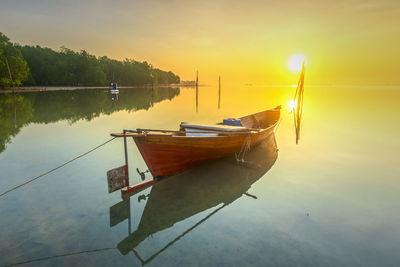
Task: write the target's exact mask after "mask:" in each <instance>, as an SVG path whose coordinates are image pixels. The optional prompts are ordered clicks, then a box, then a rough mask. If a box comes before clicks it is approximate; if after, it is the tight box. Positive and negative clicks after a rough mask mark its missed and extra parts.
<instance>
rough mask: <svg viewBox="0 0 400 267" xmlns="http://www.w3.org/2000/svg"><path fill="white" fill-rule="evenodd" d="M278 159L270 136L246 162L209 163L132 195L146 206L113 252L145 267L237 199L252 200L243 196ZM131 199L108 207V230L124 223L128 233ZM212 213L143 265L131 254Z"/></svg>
mask: <svg viewBox="0 0 400 267" xmlns="http://www.w3.org/2000/svg"><path fill="white" fill-rule="evenodd" d="M277 157H278V149H277V145H276V140H275V136H274V134H273V133H272V134H271V135H270V136H269V137H268V138H267V139H266V140H265V141H263V142H262V143H260V144H259V145H257V146H255V147H254V148H253V149H251V150H250V151H249V152H247V153H246V156H245V159H246V161H245V162H243V163H238V162H236V161H235V158H234V157H229V158H224V159H220V160H217V161H213V162H209V163H206V164H203V165H201V166H198V167H196V168H193V169H190V170H188V171H185V172H183V173H181V174H177V175H174V176H171V177H169V178H165V179H162V180H161V181H159V182H157V183H156V184H154V185H153V186H152V188H151V191H150V193H149V194H148V195H144V194H141V195H140V194H135V195H138V201H141V200H142V199H144V200H147V202H146V205H145V208H144V210H143V213H142V216H141V218H140V222H139V224H138V227H137V229H136V230H135V231H134V232H132V233H131V230H130V229H129V235H128V236H127V237H126V238H124V239H123V240H122V241H121V242H119V244H118V245H117V248H118V250H119V251H120V252H121V254H123V255H126V254H127V253H129V252H130V251H133V252H134V254H135V255H136V256H137V258H138V259H139V260H140V261H141V262H142V264H143V265H144V264H147V263H148V262H150V261H151V260H152V259H154V258H155V257H156V256H157V255H158V254H160V253H161V252H162V251H164V250H165V249H167V248H168V247H169V246H171V245H172V244H173V243H175V242H176V241H177V240H179V239H180V238H181V237H183V236H184V235H186V234H187V233H189V232H190V231H191V230H193V229H194V228H196V227H197V226H198V225H200V224H201V223H203V222H204V221H206V220H207V219H208V218H210V217H211V216H212V215H214V214H215V213H217V212H218V211H219V210H221V209H222V208H224V207H226V206H227V205H229V204H231V203H232V202H234V201H236V200H237V199H239V198H241V197H242V196H249V197H252V198H255V199H257V197H256V196H253V195H251V194H249V193H248V192H247V191H248V190H249V189H250V187H251V186H252V184H253V183H255V182H256V181H257V180H259V179H260V178H261V177H263V176H264V175H265V174H266V173H267V172H268V170H269V169H271V167H272V166H273V165H274V163H275V161H276V159H277ZM132 196H133V195H131V196H128V197H124V200H123V201H121V202H119V203H117V204H116V205H114V206H112V207H110V227H112V226H114V225H116V224H118V223H119V222H121V221H123V220H125V219H127V218H128V219H129V228H130V216H131V215H130V198H131V197H132ZM221 204H222V205H221ZM217 206H218V207H217ZM214 207H215V209H214V211H212V212H211V213H210V214H208V215H207V216H206V217H205V218H203V219H202V220H200V221H199V222H198V223H196V224H195V225H194V226H192V227H191V228H189V229H188V230H186V231H185V232H183V233H182V234H181V235H179V236H178V237H176V238H175V239H174V240H172V241H171V242H169V243H168V244H167V245H166V246H165V247H164V248H162V249H161V250H159V251H157V252H156V253H154V254H153V255H152V256H151V257H149V258H148V259H146V260H144V259H142V258H141V257H140V255H139V254H138V253H137V252H136V250H135V248H136V247H137V246H138V245H139V244H140V243H141V242H142V241H144V240H145V239H146V238H147V237H149V236H151V235H153V234H155V233H157V232H159V231H163V230H165V229H167V228H170V227H173V226H174V224H176V223H178V222H180V221H183V220H185V219H187V218H189V217H191V216H193V215H195V214H198V213H200V212H203V211H205V210H208V209H210V208H214Z"/></svg>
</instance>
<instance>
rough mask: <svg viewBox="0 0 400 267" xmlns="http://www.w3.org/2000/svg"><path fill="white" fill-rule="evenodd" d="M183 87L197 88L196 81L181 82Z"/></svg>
mask: <svg viewBox="0 0 400 267" xmlns="http://www.w3.org/2000/svg"><path fill="white" fill-rule="evenodd" d="M180 84H181V85H190V86H195V85H196V81H181V83H180Z"/></svg>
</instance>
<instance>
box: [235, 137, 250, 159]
mask: <svg viewBox="0 0 400 267" xmlns="http://www.w3.org/2000/svg"><path fill="white" fill-rule="evenodd" d="M250 146H251V134H250V133H248V134H247V136H246V137H245V139H244V142H243V144H242V148H241V149H240V151H239V153H235V157H236V161H238V162H244V155H245V154H246V152H247V151H248V150H250Z"/></svg>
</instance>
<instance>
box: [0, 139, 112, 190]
mask: <svg viewBox="0 0 400 267" xmlns="http://www.w3.org/2000/svg"><path fill="white" fill-rule="evenodd" d="M115 138H117V137H113V138H111V139H109V140H107V141H106V142H104V143H102V144H100V145H98V146H96V147H94V148H92V149H90V150H89V151H87V152H85V153H83V154H80V155H79V156H77V157H75V158H73V159H71V160H69V161H67V162H65V163H63V164H61V165H60V166H58V167H55V168H53V169H51V170H49V171H47V172H45V173H42V174H40V175H38V176H36V177H35V178H32V179H29V180H28V181H26V182H24V183H22V184H20V185H17V186H15V187H13V188H11V189H9V190H7V191H6V192H4V193H1V194H0V197H2V196H4V195H6V194H8V193H10V192H11V191H14V190H15V189H18V188H20V187H22V186H24V185H26V184H29V183H31V182H33V181H35V180H37V179H39V178H40V177H43V176H45V175H47V174H49V173H51V172H53V171H55V170H58V169H60V168H62V167H64V166H65V165H67V164H69V163H71V162H73V161H74V160H77V159H79V158H81V157H83V156H86V155H87V154H89V153H90V152H93V151H95V150H96V149H98V148H100V147H102V146H104V145H105V144H107V143H109V142H111V141H112V140H114V139H115Z"/></svg>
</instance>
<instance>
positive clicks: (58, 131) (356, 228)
mask: <svg viewBox="0 0 400 267" xmlns="http://www.w3.org/2000/svg"><path fill="white" fill-rule="evenodd" d="M293 94H294V88H292V87H255V86H254V87H242V86H237V87H230V88H224V87H223V88H222V91H221V98H220V100H219V99H218V88H215V87H200V88H199V92H198V94H197V95H198V99H197V100H196V91H195V89H193V88H179V87H178V88H176V87H174V88H155V89H154V90H152V89H150V88H147V89H146V88H137V89H121V90H120V95H119V100H117V101H112V100H111V95H110V94H109V92H108V90H105V89H99V90H93V89H92V90H76V91H56V92H31V93H18V94H16V95H12V94H0V126H1V127H0V151H1V153H0V170H1V172H0V192H3V191H6V190H7V189H9V188H11V187H13V186H15V185H17V184H20V183H22V182H24V181H26V180H27V179H29V178H32V177H34V176H36V175H38V174H40V173H42V172H45V171H47V170H49V169H51V168H53V167H55V166H57V165H59V164H62V163H63V162H65V161H68V160H69V159H71V158H73V157H74V156H76V155H78V154H80V153H83V152H85V151H87V150H89V149H90V148H92V147H94V146H96V145H98V144H100V143H102V142H104V141H106V140H107V139H109V133H111V132H116V131H120V130H122V129H132V128H139V127H140V128H149V127H150V128H165V129H177V128H178V124H179V123H180V122H181V121H186V122H215V121H220V120H222V119H223V118H228V117H239V116H243V115H246V114H250V113H254V112H257V111H261V110H264V109H267V108H271V107H274V106H276V105H279V104H282V106H283V110H282V118H283V120H282V122H281V123H280V125H279V128H278V130H277V133H276V136H275V137H276V143H275V139H273V138H272V137H271V138H270V139H268V140H267V142H265V143H263V144H262V145H261V146H260V147H257V149H255V150H254V151H252V152H249V153H248V155H247V159H248V160H249V161H251V162H253V163H255V164H253V165H252V166H250V167H244V166H239V165H237V164H235V163H234V160H233V159H231V158H228V159H224V160H221V161H217V162H212V163H210V164H206V165H204V166H202V167H199V168H196V169H193V170H191V171H188V172H186V173H183V174H180V175H177V176H175V177H172V178H169V179H167V180H164V181H162V182H160V183H159V184H156V185H154V186H153V187H152V188H148V189H146V190H145V191H142V192H140V193H139V194H137V195H133V196H131V197H130V198H127V199H125V200H123V199H121V196H120V194H119V192H115V193H112V194H108V193H107V182H106V172H107V171H108V170H109V169H112V168H115V167H118V166H121V165H123V163H124V157H123V143H122V140H119V139H117V140H114V141H112V142H111V143H109V144H107V145H105V146H104V147H102V148H100V149H98V150H96V151H95V152H93V153H91V154H89V155H88V156H86V157H84V158H82V159H80V160H78V161H75V162H73V163H71V164H69V165H67V166H65V167H64V168H62V169H59V170H57V171H56V172H53V173H51V174H49V175H47V176H45V177H43V178H41V179H39V180H37V181H35V182H33V183H31V184H29V185H27V186H25V187H23V188H20V189H18V190H15V191H13V192H11V193H9V194H8V195H6V196H4V197H1V198H0V229H2V231H1V234H0V240H1V241H0V266H4V265H9V264H13V263H22V262H26V263H27V264H28V265H29V266H54V265H57V266H70V265H73V264H76V265H84V266H99V265H119V266H125V265H127V264H129V265H133V266H140V265H142V264H146V266H159V265H162V266H185V265H197V266H199V265H200V266H203V265H207V266H221V265H226V266H243V265H254V266H266V265H300V266H310V265H317V266H339V265H347V266H396V265H397V264H398V263H399V262H400V254H399V253H397V250H398V247H400V225H399V221H400V214H399V213H398V211H399V210H400V201H399V199H398V192H399V190H400V182H399V181H398V177H399V176H400V165H399V164H398V153H399V152H398V151H400V141H399V140H400V139H399V138H398V136H399V133H400V124H399V123H398V116H399V114H400V107H399V106H398V103H397V102H398V99H399V98H400V88H393V87H346V88H338V87H332V86H330V87H322V86H320V87H309V88H307V87H306V88H305V92H304V94H305V95H304V98H305V99H304V107H303V118H302V123H301V135H300V141H299V145H296V144H295V130H294V125H293V117H292V114H289V110H288V107H287V103H288V102H289V100H290V99H291V98H292V96H293ZM218 102H219V103H218ZM196 103H197V108H196ZM219 106H220V108H219ZM128 147H129V164H130V166H129V167H130V173H131V183H136V182H139V177H138V175H137V173H136V171H135V169H136V168H137V167H138V168H139V169H140V170H145V169H146V166H145V164H144V162H143V160H142V159H141V157H140V155H139V152H138V151H137V149H136V147H135V145H134V143H133V141H132V140H129V142H128ZM277 149H279V152H278V151H277ZM129 225H130V227H129Z"/></svg>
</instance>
